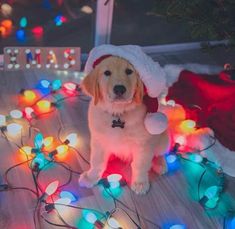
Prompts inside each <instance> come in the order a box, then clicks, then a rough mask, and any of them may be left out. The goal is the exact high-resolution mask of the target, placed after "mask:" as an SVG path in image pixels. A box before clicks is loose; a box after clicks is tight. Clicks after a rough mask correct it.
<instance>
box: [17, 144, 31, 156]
mask: <svg viewBox="0 0 235 229" xmlns="http://www.w3.org/2000/svg"><path fill="white" fill-rule="evenodd" d="M20 153H23V154H26V155H28V156H30V155H31V153H32V147H30V146H23V147H21V148H20Z"/></svg>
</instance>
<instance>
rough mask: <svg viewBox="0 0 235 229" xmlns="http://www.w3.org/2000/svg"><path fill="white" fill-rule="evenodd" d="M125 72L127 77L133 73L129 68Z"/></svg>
mask: <svg viewBox="0 0 235 229" xmlns="http://www.w3.org/2000/svg"><path fill="white" fill-rule="evenodd" d="M125 72H126V74H127V75H131V74H132V73H133V70H131V69H130V68H127V69H126V71H125Z"/></svg>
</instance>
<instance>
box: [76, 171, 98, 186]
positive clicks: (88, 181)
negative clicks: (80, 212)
mask: <svg viewBox="0 0 235 229" xmlns="http://www.w3.org/2000/svg"><path fill="white" fill-rule="evenodd" d="M98 181H99V179H98V178H92V177H91V176H89V173H88V172H84V173H82V174H81V175H80V177H79V179H78V183H79V185H80V186H81V187H85V188H92V187H93V186H94V185H95V184H97V182H98Z"/></svg>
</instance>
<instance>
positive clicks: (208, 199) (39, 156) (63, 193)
mask: <svg viewBox="0 0 235 229" xmlns="http://www.w3.org/2000/svg"><path fill="white" fill-rule="evenodd" d="M75 85H76V84H75ZM42 86H43V87H46V88H47V87H51V82H49V83H48V82H43V84H42ZM67 86H68V85H67ZM62 87H63V90H65V89H66V90H72V91H74V90H75V91H78V88H77V86H75V87H74V85H73V84H72V85H69V86H68V87H67V88H66V86H64V85H63V86H62ZM41 100H42V101H43V100H45V98H42V99H39V100H38V101H37V102H36V103H35V104H33V105H32V107H33V108H34V106H37V103H38V102H39V101H41ZM49 102H50V101H49ZM50 103H51V102H50ZM27 108H29V112H27V113H28V115H32V113H34V109H33V108H31V107H27ZM30 108H31V109H32V110H30ZM27 110H28V109H27ZM35 112H36V111H35ZM25 113H26V112H25V109H24V111H20V110H12V111H11V112H10V115H9V116H11V117H10V118H12V119H19V118H22V117H21V116H22V114H23V117H25V116H26V115H25ZM8 120H9V119H8V118H7V116H4V115H0V124H1V125H2V127H6V124H7V122H8ZM189 126H190V125H189ZM190 128H191V129H192V128H194V127H193V126H192V125H191V126H190ZM3 129H4V128H3ZM175 141H176V142H175V145H174V146H173V147H172V150H171V151H170V154H171V155H174V156H176V158H177V160H179V161H181V160H183V161H185V162H190V163H195V164H197V165H199V166H202V168H206V167H212V168H214V169H216V171H218V173H219V176H218V179H219V180H220V181H219V182H218V184H216V185H211V186H209V187H207V189H205V191H204V192H203V193H201V192H200V191H199V202H200V204H201V205H202V206H203V207H204V208H205V209H207V208H209V209H212V208H215V207H216V206H217V205H218V203H219V198H220V195H221V192H222V191H223V179H224V178H223V171H222V170H221V168H220V167H218V166H217V165H216V164H215V163H213V162H211V161H209V160H208V159H207V158H205V157H203V156H202V155H200V154H199V153H200V152H199V151H197V153H195V152H185V153H182V152H180V151H179V149H181V148H180V147H181V145H183V144H186V143H185V142H186V141H185V139H184V136H178V138H176V140H175ZM53 144H54V138H53V137H52V136H48V137H47V138H44V137H43V136H42V134H40V133H38V134H37V135H36V136H35V138H34V146H33V147H31V146H27V145H26V146H21V147H19V151H20V152H21V153H25V154H26V155H27V156H30V157H31V156H32V157H33V158H30V159H29V160H27V162H31V165H30V168H35V167H34V165H35V164H36V165H37V166H36V167H37V168H39V169H35V170H34V173H35V174H36V176H35V177H36V178H35V183H36V188H37V189H38V191H37V192H35V191H34V190H31V191H30V189H27V188H24V187H11V185H9V182H6V184H2V185H0V191H6V190H10V189H14V188H15V189H24V190H27V191H30V192H32V193H34V196H36V197H37V196H38V194H40V195H39V197H38V200H39V201H41V203H40V204H39V205H38V207H39V208H41V205H43V206H44V208H45V210H46V212H47V213H48V214H49V213H51V212H53V211H55V212H56V213H59V215H60V214H61V215H62V213H63V212H64V211H66V209H67V208H76V209H80V210H82V218H83V219H84V220H85V221H86V222H87V223H88V224H91V225H94V226H96V227H98V228H99V227H100V228H121V225H120V223H119V222H118V218H115V216H114V215H113V213H114V212H115V210H116V209H118V207H117V206H116V203H119V204H122V205H123V206H125V207H126V208H127V209H128V210H129V211H131V212H133V213H134V214H136V216H137V215H138V216H139V217H140V218H142V220H146V222H149V223H152V225H153V226H154V228H160V226H158V225H157V224H155V223H154V222H151V221H150V220H148V219H146V218H144V217H143V216H141V215H139V214H138V213H137V210H136V209H135V210H133V209H131V208H130V207H128V206H127V205H125V204H124V203H122V202H121V201H120V200H119V199H117V198H116V197H114V196H113V193H112V192H114V189H116V188H122V187H123V186H124V185H123V184H124V183H125V182H124V179H123V177H122V176H121V175H120V174H110V175H108V176H107V177H106V178H103V179H102V181H101V182H99V183H100V184H102V185H103V186H104V187H105V191H106V192H107V193H108V194H109V195H110V197H111V198H112V199H113V201H114V202H115V208H114V209H113V210H111V211H108V212H107V213H97V211H95V210H91V209H87V208H81V207H76V206H73V205H70V204H71V202H74V201H76V200H77V198H76V196H75V195H74V194H73V193H72V192H70V191H69V190H61V188H64V187H66V185H67V184H69V183H70V182H71V174H72V173H75V174H79V172H76V171H73V169H71V168H70V167H69V166H68V165H67V164H66V163H65V162H57V161H56V157H55V158H54V157H53V159H52V160H50V159H49V160H48V158H47V152H45V151H48V152H53V151H50V149H51V147H54V145H53ZM76 144H77V134H76V133H71V134H68V135H67V136H66V137H65V138H63V141H61V144H59V145H57V146H56V147H55V149H56V150H57V151H60V150H58V149H60V148H61V149H62V150H61V151H62V152H65V151H66V150H64V149H68V148H69V147H75V146H76ZM59 147H60V148H59ZM208 147H209V148H210V147H211V146H208ZM208 147H207V148H208ZM207 148H205V149H207ZM48 149H49V150H48ZM205 149H203V150H205ZM203 150H201V151H203ZM57 153H58V152H57ZM49 154H50V153H49ZM168 162H169V161H168ZM24 163H25V162H24ZM48 163H55V164H58V165H61V167H62V168H64V169H66V170H67V171H68V172H69V174H70V176H69V179H68V181H67V182H66V183H65V184H62V185H60V186H59V182H58V181H54V182H51V183H49V184H48V185H47V186H46V189H45V191H43V189H42V190H41V189H40V184H39V182H38V176H39V173H41V171H42V168H43V167H45V166H46V164H48ZM34 173H33V174H34ZM204 174H205V173H204ZM202 179H203V176H202V177H201V179H200V180H202ZM6 181H7V179H6ZM200 182H201V181H199V185H198V187H199V190H200ZM58 190H59V191H60V192H59V196H60V198H59V199H56V200H55V201H53V202H52V203H47V201H46V200H47V198H48V197H52V196H56V193H58ZM52 199H53V198H52ZM119 209H120V208H119ZM122 211H123V212H124V213H125V214H126V215H128V217H129V219H130V220H131V221H132V222H133V223H134V224H135V225H136V227H137V228H141V225H138V223H136V222H135V220H134V219H132V218H131V216H130V215H129V214H128V212H126V211H125V210H124V209H122ZM59 215H58V217H59V218H60V217H61V216H59ZM99 215H101V216H102V217H99ZM41 217H42V218H43V219H44V220H45V221H46V222H48V223H51V222H50V221H48V220H47V219H46V218H45V217H44V216H42V215H41ZM60 219H61V218H60ZM62 219H63V218H62ZM62 222H63V224H61V225H62V226H63V227H68V228H75V227H73V226H71V225H68V224H67V223H66V222H65V221H64V220H62ZM231 222H233V221H231ZM51 224H53V223H51ZM61 225H60V226H61ZM231 225H232V224H231ZM169 228H171V229H176V228H177V229H178V228H180V229H182V228H186V226H185V225H183V224H174V225H171V226H170V227H169Z"/></svg>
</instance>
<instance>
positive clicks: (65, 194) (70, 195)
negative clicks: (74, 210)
mask: <svg viewBox="0 0 235 229" xmlns="http://www.w3.org/2000/svg"><path fill="white" fill-rule="evenodd" d="M60 197H61V198H68V199H70V200H71V202H75V201H77V197H75V196H74V194H73V193H71V192H68V191H62V192H61V193H60Z"/></svg>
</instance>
